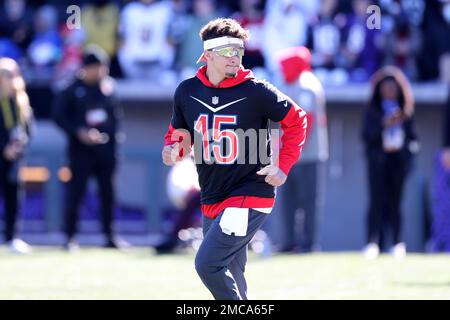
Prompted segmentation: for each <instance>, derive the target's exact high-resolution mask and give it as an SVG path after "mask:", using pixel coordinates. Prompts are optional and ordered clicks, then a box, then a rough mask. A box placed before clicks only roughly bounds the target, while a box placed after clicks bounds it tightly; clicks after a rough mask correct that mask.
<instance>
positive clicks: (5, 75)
mask: <svg viewBox="0 0 450 320" xmlns="http://www.w3.org/2000/svg"><path fill="white" fill-rule="evenodd" d="M0 107H1V108H0V150H1V156H0V188H1V191H2V193H3V201H4V210H3V219H4V234H5V241H6V242H7V243H8V246H9V250H10V252H12V253H20V254H23V253H28V252H29V251H30V246H29V245H28V244H27V243H25V242H24V241H23V240H21V239H19V238H16V234H17V226H16V221H17V217H18V213H19V211H20V208H19V202H20V187H21V186H20V182H19V167H20V162H21V160H20V159H21V157H22V155H23V153H24V149H25V148H26V146H27V143H28V139H29V136H30V129H31V126H32V124H33V112H32V109H31V107H30V104H29V100H28V95H27V93H26V91H25V82H24V80H23V78H22V76H21V74H20V70H19V67H18V65H17V63H16V62H15V61H14V60H12V59H9V58H0Z"/></svg>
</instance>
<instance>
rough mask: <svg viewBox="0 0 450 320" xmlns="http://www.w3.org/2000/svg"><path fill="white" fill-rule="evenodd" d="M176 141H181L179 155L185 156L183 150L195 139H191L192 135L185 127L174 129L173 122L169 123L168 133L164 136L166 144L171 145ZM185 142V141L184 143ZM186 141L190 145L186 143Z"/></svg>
mask: <svg viewBox="0 0 450 320" xmlns="http://www.w3.org/2000/svg"><path fill="white" fill-rule="evenodd" d="M176 142H180V143H181V148H180V153H179V156H180V157H182V156H183V150H184V149H185V148H186V147H188V146H189V147H191V146H192V144H193V141H192V140H191V135H190V134H189V132H188V131H187V130H185V129H174V127H173V126H172V124H170V125H169V130H167V133H166V135H165V136H164V146H170V145H172V144H174V143H176ZM183 142H184V143H183ZM186 143H187V144H188V145H186Z"/></svg>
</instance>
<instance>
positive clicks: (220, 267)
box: [195, 209, 268, 300]
mask: <svg viewBox="0 0 450 320" xmlns="http://www.w3.org/2000/svg"><path fill="white" fill-rule="evenodd" d="M248 210H249V211H248V226H247V232H246V235H244V236H236V235H234V234H226V233H224V232H223V231H222V228H221V226H220V220H221V219H222V216H223V213H224V212H221V214H220V215H219V216H218V217H217V218H215V219H210V218H207V217H203V236H204V238H203V242H202V244H201V246H200V248H199V250H198V252H197V256H196V257H195V269H196V270H197V273H198V275H199V276H200V279H201V280H202V281H203V283H204V285H205V286H206V287H207V288H208V289H209V291H210V292H211V293H212V295H213V297H214V298H215V299H216V300H247V282H246V280H245V277H244V271H245V264H246V263H247V247H248V243H249V242H250V240H251V239H252V238H253V236H254V235H255V233H256V231H258V229H259V228H260V227H261V226H262V225H263V223H264V222H265V220H266V218H267V216H268V215H267V214H266V213H261V212H259V211H256V210H254V209H248Z"/></svg>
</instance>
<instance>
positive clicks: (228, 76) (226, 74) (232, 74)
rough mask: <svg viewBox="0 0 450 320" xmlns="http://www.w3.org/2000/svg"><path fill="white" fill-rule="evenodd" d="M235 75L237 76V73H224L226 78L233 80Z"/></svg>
mask: <svg viewBox="0 0 450 320" xmlns="http://www.w3.org/2000/svg"><path fill="white" fill-rule="evenodd" d="M236 75H237V71H236V72H225V77H226V78H235V77H236Z"/></svg>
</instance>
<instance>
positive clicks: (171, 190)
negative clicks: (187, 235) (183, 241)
mask: <svg viewBox="0 0 450 320" xmlns="http://www.w3.org/2000/svg"><path fill="white" fill-rule="evenodd" d="M166 189H167V195H168V197H169V199H170V202H171V206H170V207H168V208H166V209H165V210H164V213H165V216H167V217H168V218H169V219H170V225H169V226H168V228H166V230H164V231H165V233H164V234H163V236H162V238H161V241H160V242H158V243H157V244H156V245H155V250H156V252H157V253H171V252H173V251H174V250H175V249H176V247H177V245H178V244H179V243H180V239H179V237H178V233H179V231H180V230H182V229H187V228H191V227H194V226H196V225H197V226H199V225H200V221H201V210H200V186H199V184H198V175H197V170H196V168H195V163H194V161H193V159H191V158H186V159H184V160H183V161H181V162H179V163H177V164H176V165H175V166H173V167H172V168H171V170H170V172H169V176H168V177H167V188H166Z"/></svg>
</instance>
